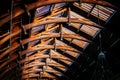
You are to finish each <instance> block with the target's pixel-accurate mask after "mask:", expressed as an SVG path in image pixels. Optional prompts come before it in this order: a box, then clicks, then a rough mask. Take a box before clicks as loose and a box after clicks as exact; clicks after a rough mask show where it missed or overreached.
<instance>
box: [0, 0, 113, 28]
mask: <svg viewBox="0 0 120 80" xmlns="http://www.w3.org/2000/svg"><path fill="white" fill-rule="evenodd" d="M62 2H79V0H52V1H51V0H46V1H41V0H38V1H36V2H34V3H31V4H28V5H27V6H28V7H27V10H28V11H29V10H32V9H35V8H37V7H40V6H44V5H50V4H55V3H62ZM81 3H92V4H99V5H103V6H109V7H115V6H114V5H112V4H110V3H108V2H106V1H103V0H81ZM24 12H25V11H24V10H23V9H21V8H20V7H16V8H15V9H14V11H13V18H15V17H17V16H19V15H21V14H23V13H24ZM4 15H6V17H5V18H4V19H2V20H0V26H2V25H3V24H5V23H6V22H8V21H9V20H10V15H9V14H8V13H7V14H4Z"/></svg>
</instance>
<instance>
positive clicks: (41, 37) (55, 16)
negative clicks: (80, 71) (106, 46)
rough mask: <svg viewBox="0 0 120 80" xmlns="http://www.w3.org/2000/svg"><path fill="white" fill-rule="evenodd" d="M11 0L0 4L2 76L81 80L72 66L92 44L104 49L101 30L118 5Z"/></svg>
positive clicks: (0, 79)
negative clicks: (68, 72)
mask: <svg viewBox="0 0 120 80" xmlns="http://www.w3.org/2000/svg"><path fill="white" fill-rule="evenodd" d="M6 1H8V0H6ZM8 2H9V5H8V6H6V7H7V8H5V9H2V7H4V5H3V6H1V8H0V9H1V10H0V12H1V13H0V80H78V79H76V77H73V76H70V75H67V74H66V73H67V71H70V67H71V66H72V65H73V64H74V63H76V64H78V65H77V66H79V65H82V63H77V59H79V58H80V56H81V55H85V54H86V53H85V50H86V48H87V47H88V46H89V45H91V44H94V43H95V44H98V45H97V47H98V49H99V50H101V43H100V42H99V40H101V37H100V35H101V32H102V31H103V30H104V29H106V26H105V24H108V22H109V21H110V20H111V18H112V16H114V15H115V14H116V13H117V10H118V6H115V5H113V4H111V3H110V2H107V1H105V0H24V1H23V0H9V1H8ZM84 13H85V14H84ZM93 18H94V19H93ZM96 37H97V38H99V40H98V41H97V42H95V40H96ZM95 49H96V48H95ZM99 50H96V51H98V53H99V52H101V51H99ZM99 55H102V56H104V54H103V53H100V54H99ZM99 55H98V56H99ZM93 64H94V62H93ZM91 65H92V63H91ZM74 68H75V67H74ZM73 73H74V71H73V72H72V73H70V74H71V75H72V74H73ZM75 75H76V73H75ZM63 77H64V78H63ZM70 78H71V79H70ZM92 80H93V79H92ZM102 80H103V79H102Z"/></svg>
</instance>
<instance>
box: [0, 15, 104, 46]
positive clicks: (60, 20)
mask: <svg viewBox="0 0 120 80" xmlns="http://www.w3.org/2000/svg"><path fill="white" fill-rule="evenodd" d="M60 22H68V19H67V18H61V17H60V18H49V19H46V20H44V21H41V22H37V23H31V24H28V25H25V26H24V28H25V30H27V29H30V28H33V27H36V26H40V25H44V24H50V23H60ZM71 23H81V24H86V25H91V26H93V27H97V28H102V29H103V27H101V26H100V25H97V24H96V23H94V22H92V21H89V20H83V19H77V18H71ZM20 32H21V30H18V31H16V32H14V33H12V35H11V37H15V36H17V35H18V34H19V33H20ZM9 38H10V35H8V36H6V37H5V38H3V39H2V40H1V41H0V46H1V45H2V44H4V43H5V42H6V41H7V40H9Z"/></svg>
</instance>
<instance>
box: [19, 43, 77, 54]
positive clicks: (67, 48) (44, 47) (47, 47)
mask: <svg viewBox="0 0 120 80" xmlns="http://www.w3.org/2000/svg"><path fill="white" fill-rule="evenodd" d="M43 49H54V45H44V46H35V47H32V48H29V49H27V50H24V51H22V52H21V53H20V54H21V55H25V54H26V53H29V52H33V51H38V50H43ZM56 49H62V50H69V51H73V52H77V53H79V51H78V50H76V49H74V48H70V47H68V46H56Z"/></svg>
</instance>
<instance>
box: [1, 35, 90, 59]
mask: <svg viewBox="0 0 120 80" xmlns="http://www.w3.org/2000/svg"><path fill="white" fill-rule="evenodd" d="M52 37H61V35H60V33H51V34H42V35H41V36H35V37H30V38H28V39H25V40H23V41H22V42H21V43H22V45H25V44H27V43H29V42H31V41H34V40H39V39H44V38H52ZM62 37H63V38H73V39H77V40H80V41H85V42H91V41H89V40H87V39H85V38H82V37H80V36H79V35H76V34H62ZM19 46H20V44H16V45H15V46H14V47H12V48H11V49H8V50H6V51H5V52H3V53H2V54H1V55H0V59H2V57H4V56H5V55H6V54H8V53H9V52H10V51H13V50H15V49H17V48H18V47H19Z"/></svg>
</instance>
